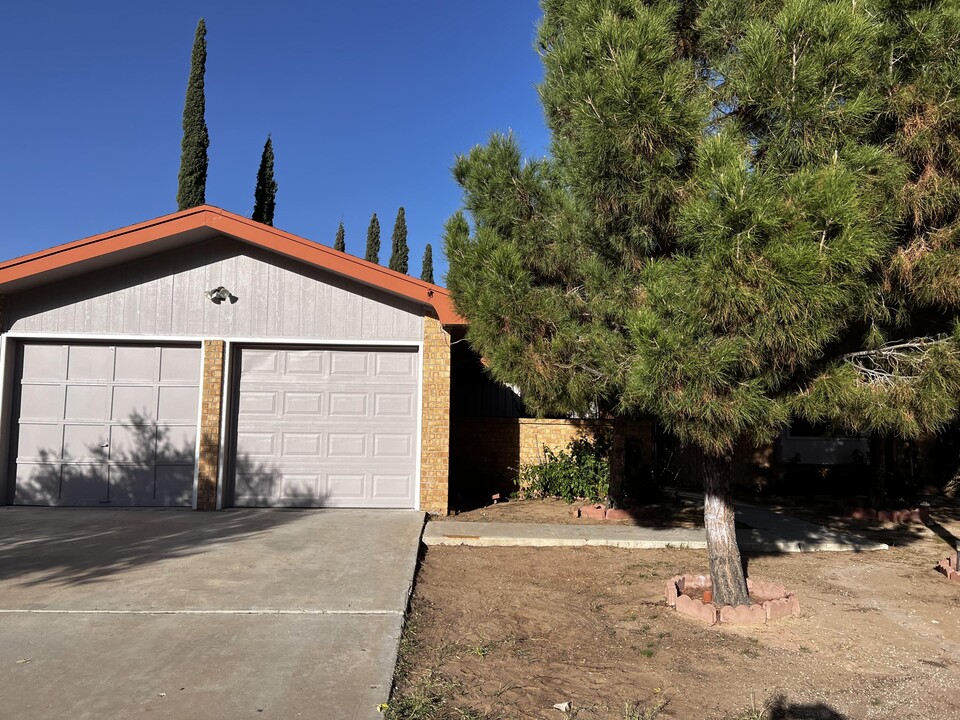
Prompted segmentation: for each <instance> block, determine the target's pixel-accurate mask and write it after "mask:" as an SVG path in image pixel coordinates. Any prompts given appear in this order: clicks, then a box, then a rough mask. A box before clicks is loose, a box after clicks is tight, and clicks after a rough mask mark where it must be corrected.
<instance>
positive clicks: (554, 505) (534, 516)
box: [435, 498, 703, 528]
mask: <svg viewBox="0 0 960 720" xmlns="http://www.w3.org/2000/svg"><path fill="white" fill-rule="evenodd" d="M587 504H589V503H588V502H587V501H586V500H581V501H578V502H575V503H572V504H571V503H568V502H566V501H565V500H561V499H560V498H543V499H542V500H508V501H505V502H498V503H496V504H494V505H488V506H487V507H483V508H478V509H476V510H468V511H465V512H460V513H457V514H455V515H448V516H446V517H438V518H435V519H436V520H437V521H440V522H443V521H444V520H458V521H462V522H506V523H560V524H570V525H597V524H603V525H642V526H644V527H682V528H692V527H703V507H702V506H701V505H698V504H696V503H692V504H691V503H680V502H670V501H665V502H663V503H655V504H650V505H643V506H639V507H635V508H631V509H630V513H631V515H632V517H631V518H630V519H629V520H595V519H593V518H578V517H575V516H574V514H573V512H574V511H575V510H576V509H577V508H579V507H582V506H583V505H587Z"/></svg>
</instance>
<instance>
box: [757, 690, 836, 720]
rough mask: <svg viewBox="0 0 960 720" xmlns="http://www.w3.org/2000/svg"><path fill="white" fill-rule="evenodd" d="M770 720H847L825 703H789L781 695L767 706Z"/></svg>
mask: <svg viewBox="0 0 960 720" xmlns="http://www.w3.org/2000/svg"><path fill="white" fill-rule="evenodd" d="M767 717H768V718H769V719H770V720H848V717H847V716H846V715H844V714H842V713H840V712H837V711H836V710H834V709H833V708H832V707H830V706H829V705H827V704H826V703H810V704H803V703H791V702H789V701H788V700H787V698H786V697H784V696H783V695H778V696H777V697H776V698H774V699H773V701H772V702H771V703H770V704H769V705H768V706H767Z"/></svg>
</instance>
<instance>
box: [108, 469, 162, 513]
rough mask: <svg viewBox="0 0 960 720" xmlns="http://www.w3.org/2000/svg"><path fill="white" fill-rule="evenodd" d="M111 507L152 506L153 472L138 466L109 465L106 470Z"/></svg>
mask: <svg viewBox="0 0 960 720" xmlns="http://www.w3.org/2000/svg"><path fill="white" fill-rule="evenodd" d="M107 472H108V476H109V480H110V504H111V505H126V506H131V507H133V506H138V505H153V496H154V482H155V478H154V471H153V468H144V467H142V466H138V465H111V466H110V467H109V468H108V470H107Z"/></svg>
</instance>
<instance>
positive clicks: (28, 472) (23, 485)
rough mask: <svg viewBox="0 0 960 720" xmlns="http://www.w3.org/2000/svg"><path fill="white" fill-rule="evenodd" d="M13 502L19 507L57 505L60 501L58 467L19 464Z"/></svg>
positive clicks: (56, 465) (57, 465) (52, 465)
mask: <svg viewBox="0 0 960 720" xmlns="http://www.w3.org/2000/svg"><path fill="white" fill-rule="evenodd" d="M16 482H17V485H16V492H15V493H14V498H13V501H14V503H16V504H21V505H57V504H59V501H60V465H59V464H46V463H43V464H34V463H19V464H18V465H17V474H16Z"/></svg>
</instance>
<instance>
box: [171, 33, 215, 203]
mask: <svg viewBox="0 0 960 720" xmlns="http://www.w3.org/2000/svg"><path fill="white" fill-rule="evenodd" d="M206 64H207V25H206V23H205V22H204V21H203V18H200V22H198V23H197V31H196V35H195V36H194V40H193V53H192V55H191V58H190V77H189V79H188V80H187V95H186V99H185V101H184V104H183V138H182V140H181V142H180V173H179V175H178V183H177V209H179V210H186V209H188V208H192V207H197V206H198V205H203V204H204V202H205V201H206V189H207V165H208V162H209V161H208V158H207V149H208V148H209V147H210V135H209V133H208V132H207V122H206V119H205V112H206V98H205V95H204V88H203V83H204V74H205V72H206Z"/></svg>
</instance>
